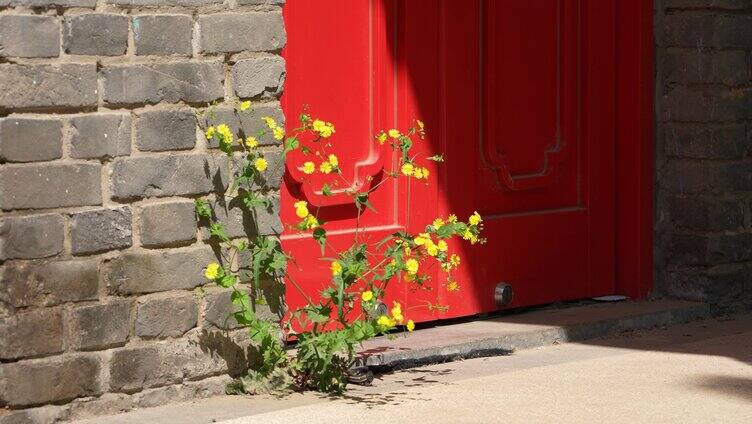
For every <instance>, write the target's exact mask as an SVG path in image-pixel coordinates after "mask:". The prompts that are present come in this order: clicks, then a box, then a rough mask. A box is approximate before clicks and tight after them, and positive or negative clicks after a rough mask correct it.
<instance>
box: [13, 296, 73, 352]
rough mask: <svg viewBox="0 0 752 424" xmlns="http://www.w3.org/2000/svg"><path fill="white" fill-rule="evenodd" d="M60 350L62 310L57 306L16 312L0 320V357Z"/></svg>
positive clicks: (61, 342)
mask: <svg viewBox="0 0 752 424" xmlns="http://www.w3.org/2000/svg"><path fill="white" fill-rule="evenodd" d="M62 351H63V314H62V310H61V309H59V308H52V309H49V308H45V309H36V310H32V311H29V312H18V313H16V314H14V315H12V316H10V317H9V318H4V319H3V320H2V321H0V359H18V358H24V357H28V356H37V355H45V354H50V353H59V352H62Z"/></svg>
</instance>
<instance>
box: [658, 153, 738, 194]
mask: <svg viewBox="0 0 752 424" xmlns="http://www.w3.org/2000/svg"><path fill="white" fill-rule="evenodd" d="M662 174H663V175H662V176H661V178H660V179H659V181H660V182H661V186H662V188H664V189H665V190H667V191H669V192H671V193H675V194H697V193H717V194H722V193H732V192H737V191H750V190H752V164H750V163H747V162H730V163H724V162H718V161H696V160H684V159H674V160H672V161H670V162H669V163H668V164H667V165H666V167H665V168H664V169H663V171H662Z"/></svg>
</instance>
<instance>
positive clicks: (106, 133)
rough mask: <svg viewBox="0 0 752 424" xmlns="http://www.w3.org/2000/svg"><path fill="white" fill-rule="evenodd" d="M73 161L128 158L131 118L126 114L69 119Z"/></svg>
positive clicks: (107, 114)
mask: <svg viewBox="0 0 752 424" xmlns="http://www.w3.org/2000/svg"><path fill="white" fill-rule="evenodd" d="M70 123H71V127H72V135H71V151H70V155H71V157H74V158H82V159H94V158H113V157H116V156H127V155H129V154H130V152H131V117H130V116H129V115H126V114H120V113H118V114H110V113H106V114H100V113H98V114H89V115H80V116H76V117H73V118H71V120H70Z"/></svg>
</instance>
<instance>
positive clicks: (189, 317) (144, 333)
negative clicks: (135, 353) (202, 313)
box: [136, 293, 198, 338]
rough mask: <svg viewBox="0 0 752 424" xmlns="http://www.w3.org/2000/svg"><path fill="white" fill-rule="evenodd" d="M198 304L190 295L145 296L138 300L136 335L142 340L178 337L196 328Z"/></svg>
mask: <svg viewBox="0 0 752 424" xmlns="http://www.w3.org/2000/svg"><path fill="white" fill-rule="evenodd" d="M197 321H198V304H197V302H196V297H195V296H194V295H193V294H191V293H182V294H178V295H171V296H167V297H164V296H159V297H154V296H146V297H143V298H141V299H139V300H138V306H137V309H136V335H137V336H139V337H143V338H165V337H180V336H182V335H183V334H185V332H186V331H188V330H190V329H191V328H193V327H195V326H196V323H197Z"/></svg>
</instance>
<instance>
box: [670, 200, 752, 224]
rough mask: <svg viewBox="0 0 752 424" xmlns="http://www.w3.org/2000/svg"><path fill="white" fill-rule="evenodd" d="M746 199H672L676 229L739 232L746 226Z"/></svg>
mask: <svg viewBox="0 0 752 424" xmlns="http://www.w3.org/2000/svg"><path fill="white" fill-rule="evenodd" d="M745 209H746V206H745V201H744V199H717V198H704V197H696V196H692V197H672V198H670V200H669V211H670V214H671V220H672V224H673V226H674V228H684V229H692V230H700V231H724V230H738V229H740V228H742V227H743V226H744V211H745Z"/></svg>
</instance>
